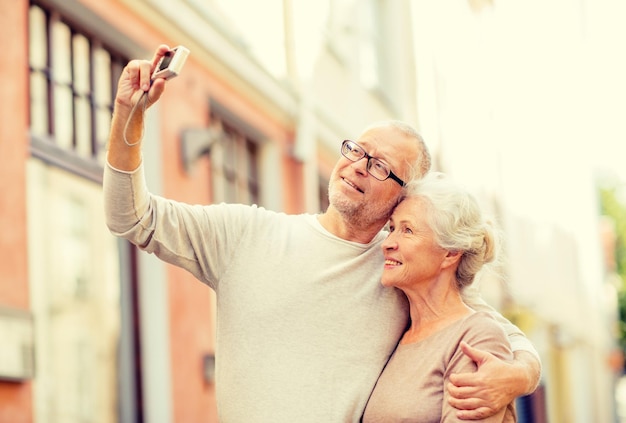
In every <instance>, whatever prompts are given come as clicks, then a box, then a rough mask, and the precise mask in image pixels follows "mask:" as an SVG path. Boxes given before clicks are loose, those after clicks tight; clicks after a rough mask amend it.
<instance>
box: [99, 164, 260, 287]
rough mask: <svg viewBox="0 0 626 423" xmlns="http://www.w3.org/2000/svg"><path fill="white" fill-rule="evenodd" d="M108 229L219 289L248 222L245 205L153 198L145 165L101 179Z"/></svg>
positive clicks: (108, 168) (112, 171)
mask: <svg viewBox="0 0 626 423" xmlns="http://www.w3.org/2000/svg"><path fill="white" fill-rule="evenodd" d="M103 190H104V207H105V219H106V224H107V226H108V228H109V230H110V231H111V233H112V234H113V235H116V236H118V237H121V238H124V239H127V240H128V241H130V242H131V243H133V244H135V245H136V246H137V247H139V248H140V249H142V250H144V251H146V252H148V253H152V254H155V255H156V256H157V257H159V258H160V259H162V260H163V261H165V262H167V263H170V264H174V265H176V266H178V267H181V268H183V269H185V270H187V271H189V272H190V273H192V274H193V275H194V276H195V277H196V278H198V279H199V280H200V281H203V282H205V283H207V284H208V285H209V286H211V287H213V288H215V287H216V283H217V282H216V281H217V280H219V278H220V275H221V274H222V272H223V271H224V269H226V268H227V266H228V263H229V261H230V260H231V258H232V253H233V251H234V250H235V248H236V245H237V242H238V241H239V239H240V235H241V233H242V231H243V230H244V228H245V226H246V222H248V220H249V217H250V207H248V206H242V205H225V204H221V205H209V206H202V205H190V204H185V203H180V202H176V201H173V200H168V199H165V198H162V197H159V196H157V195H153V194H151V193H150V192H149V191H148V189H147V186H146V182H145V177H144V170H143V166H142V165H140V166H139V167H138V168H137V169H136V170H135V171H132V172H123V171H119V170H116V169H114V168H113V167H111V166H109V165H107V166H106V167H105V171H104V179H103Z"/></svg>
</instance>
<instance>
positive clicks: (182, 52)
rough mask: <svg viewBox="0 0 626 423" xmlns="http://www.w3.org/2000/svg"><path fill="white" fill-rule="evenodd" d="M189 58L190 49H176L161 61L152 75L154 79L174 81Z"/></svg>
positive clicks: (181, 47)
mask: <svg viewBox="0 0 626 423" xmlns="http://www.w3.org/2000/svg"><path fill="white" fill-rule="evenodd" d="M187 56H189V49H187V48H186V47H183V46H178V47H174V48H173V49H171V50H170V51H168V52H167V53H165V55H164V56H163V57H162V58H161V60H159V63H158V64H157V67H156V69H155V70H154V72H153V73H152V79H153V80H154V79H157V78H162V79H172V78H174V77H175V76H178V74H179V73H180V71H181V69H182V68H183V65H184V64H185V61H186V60H187Z"/></svg>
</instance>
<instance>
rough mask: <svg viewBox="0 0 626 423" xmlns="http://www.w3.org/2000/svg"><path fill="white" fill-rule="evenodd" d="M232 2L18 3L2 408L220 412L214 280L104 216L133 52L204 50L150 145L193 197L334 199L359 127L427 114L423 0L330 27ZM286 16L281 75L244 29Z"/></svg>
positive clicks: (315, 203) (130, 418)
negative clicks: (419, 65) (156, 251)
mask: <svg viewBox="0 0 626 423" xmlns="http://www.w3.org/2000/svg"><path fill="white" fill-rule="evenodd" d="M234 3H237V2H222V1H208V2H205V1H192V0H187V1H183V0H178V1H159V0H109V1H94V0H32V1H26V0H15V1H10V2H9V1H4V2H2V4H1V5H0V9H1V11H2V13H1V16H2V17H0V22H1V23H2V28H1V29H0V32H1V33H2V37H1V38H2V39H3V40H10V42H8V43H7V44H8V46H7V49H6V51H5V53H6V54H7V57H8V58H9V59H10V62H11V63H12V65H11V66H2V69H1V70H0V76H1V77H2V78H0V79H1V81H0V84H1V85H2V92H3V93H5V101H4V102H3V103H2V108H3V109H2V111H3V112H4V113H3V115H4V116H5V117H4V118H3V122H5V123H6V124H3V125H1V126H2V129H0V131H2V143H1V147H0V148H1V151H2V154H1V155H2V157H3V159H4V161H5V162H6V164H7V165H6V166H3V167H2V170H1V171H0V172H2V178H0V179H2V181H1V182H0V186H1V188H2V196H1V199H0V202H1V203H2V205H3V207H2V211H3V212H2V214H1V216H0V230H2V232H3V236H2V240H1V241H0V243H1V245H2V250H3V254H2V256H1V258H0V273H1V274H2V275H3V278H2V280H1V281H0V318H1V320H0V325H1V326H0V330H2V331H3V332H2V333H3V340H4V341H6V342H3V346H0V352H1V354H0V357H1V359H0V361H2V362H3V363H2V364H1V365H0V422H2V423H4V422H7V423H9V422H10V423H21V422H51V423H52V422H63V423H71V422H85V421H89V422H102V423H105V422H174V421H175V422H200V421H202V422H211V421H217V419H216V410H215V399H214V384H213V383H214V382H213V379H212V364H213V361H214V357H213V352H214V336H213V332H214V325H215V316H214V298H213V294H212V292H211V291H210V289H208V288H207V287H206V286H204V285H202V284H200V283H199V282H197V281H196V280H195V279H194V278H193V277H192V276H191V275H189V274H186V273H185V272H183V271H181V270H180V269H176V268H173V267H170V266H168V265H165V264H163V263H161V262H160V261H158V260H156V259H155V258H154V257H152V256H148V255H146V254H138V253H137V251H136V250H135V248H133V247H131V246H129V245H128V244H127V243H125V242H123V241H120V240H117V239H115V238H114V237H112V236H111V235H110V234H109V233H108V231H107V229H106V227H105V225H104V220H103V207H102V198H101V182H102V181H101V179H102V169H103V166H104V163H105V151H106V141H107V135H108V130H109V122H110V117H111V113H112V110H113V98H114V93H115V88H116V82H117V79H118V77H119V76H120V74H121V72H122V69H123V67H124V65H125V64H126V63H127V62H128V60H129V59H132V58H145V59H149V58H150V57H151V55H152V53H153V51H154V49H155V48H156V47H157V46H158V45H159V44H161V43H166V44H169V45H170V46H175V45H184V46H186V47H188V48H189V49H190V50H191V55H190V57H189V59H188V61H187V63H186V65H185V68H184V70H183V72H182V74H181V75H180V76H179V77H178V78H176V79H174V80H172V81H170V83H168V87H167V88H168V89H167V92H166V94H165V95H164V97H163V98H162V100H161V101H160V102H159V103H158V104H157V105H156V106H155V107H153V108H151V109H150V110H149V111H148V114H147V119H146V124H145V137H146V139H148V140H149V141H148V142H146V144H145V150H144V157H145V163H146V172H147V178H148V183H149V185H150V188H151V190H153V191H154V192H156V193H161V194H163V195H165V196H168V197H170V198H173V199H177V200H181V201H186V202H190V203H210V202H220V201H229V202H242V203H256V204H259V205H262V206H264V207H266V208H270V209H274V210H279V211H285V212H288V213H298V212H304V211H309V212H316V211H320V210H323V209H324V208H325V207H326V202H327V199H326V185H327V182H328V178H329V175H330V171H331V169H332V166H333V165H334V163H335V161H336V159H337V157H338V156H339V147H340V142H341V140H343V139H345V138H352V137H356V136H358V134H359V132H360V131H361V130H362V129H363V127H364V126H365V125H366V124H368V123H371V122H372V121H374V120H380V119H386V118H392V117H393V118H401V119H404V120H407V121H411V122H413V123H415V122H416V106H415V98H414V91H415V73H414V65H413V62H412V57H413V56H412V44H411V33H410V14H409V13H408V3H400V2H398V3H395V2H379V1H368V2H366V3H364V4H365V7H359V8H356V6H355V4H354V3H353V2H348V3H346V2H328V3H327V4H325V5H323V12H324V13H325V14H327V15H328V16H332V20H331V21H330V22H331V23H330V25H329V26H328V28H327V35H326V36H325V37H324V38H323V39H319V40H315V41H314V42H311V41H310V40H308V39H306V37H305V38H303V34H302V30H303V29H304V28H305V26H306V25H307V22H309V19H308V17H307V15H306V13H307V12H306V11H303V10H301V7H302V2H297V1H295V2H292V1H289V0H285V1H274V2H267V3H266V4H265V6H263V7H261V8H260V9H258V11H254V10H251V9H250V8H253V7H256V8H259V5H258V4H256V3H259V4H261V3H264V2H247V3H248V4H247V5H246V4H245V2H244V3H240V4H239V5H238V8H237V7H235V8H233V6H234ZM255 4H256V5H255ZM320 5H322V2H320ZM268 7H274V8H276V9H275V10H277V11H278V12H279V13H278V14H268V13H267V12H268V10H266V9H267V8H268ZM314 10H316V9H315V8H314ZM257 12H258V13H263V15H259V14H258V13H257ZM270 15H271V16H273V18H272V19H273V20H272V21H268V22H266V24H265V25H266V28H268V29H266V31H264V32H262V33H261V34H263V33H265V32H270V31H276V29H278V33H277V36H278V37H279V38H278V39H277V43H278V44H277V45H272V46H270V49H272V50H274V51H278V52H279V55H280V57H279V69H278V71H276V72H270V70H268V67H267V66H266V65H265V64H264V63H263V57H264V56H263V55H259V54H257V52H256V50H255V48H256V47H257V46H256V45H255V44H254V43H250V42H249V40H245V39H244V38H242V37H241V35H240V33H239V32H238V31H237V30H236V24H237V22H238V16H240V17H241V19H242V20H243V19H246V18H247V19H249V18H250V16H253V17H254V18H255V19H256V20H257V21H258V20H260V19H265V16H268V19H270V17H271V16H270ZM310 30H311V31H312V30H313V29H312V28H310ZM253 41H254V40H253ZM400 41H402V42H400ZM388 45H397V46H398V48H397V49H396V48H394V49H389V48H385V46H388ZM398 70H401V71H398ZM313 75H315V77H313ZM7 96H8V98H7ZM260 365H262V363H261V364H260Z"/></svg>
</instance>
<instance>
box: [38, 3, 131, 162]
mask: <svg viewBox="0 0 626 423" xmlns="http://www.w3.org/2000/svg"><path fill="white" fill-rule="evenodd" d="M29 39H30V44H29V65H30V130H31V135H32V141H33V154H34V155H36V156H39V157H40V158H43V159H45V160H48V161H53V162H55V163H56V164H58V165H60V166H61V167H74V168H75V167H76V163H81V162H82V163H83V167H84V162H91V164H92V165H93V162H96V163H99V164H102V163H103V161H104V151H105V148H104V146H105V143H106V141H107V137H108V133H109V125H110V121H111V114H112V112H113V98H114V89H115V86H116V85H115V82H114V81H117V79H118V78H119V75H120V74H121V72H122V69H123V67H124V65H125V64H126V63H127V62H128V59H127V58H124V57H122V56H121V55H117V54H115V53H114V52H112V50H111V49H108V48H106V47H105V46H104V45H103V44H102V43H101V42H100V41H99V40H98V39H97V38H94V37H91V36H89V35H88V34H86V33H83V32H81V31H79V30H77V29H76V28H74V27H73V26H71V25H70V24H69V23H68V22H66V21H65V20H64V19H63V17H62V16H60V15H59V14H58V13H57V12H55V11H49V10H46V9H44V8H42V7H40V6H38V5H36V4H33V5H31V6H30V10H29ZM70 162H72V163H73V166H72V164H71V163H70ZM79 166H80V165H79Z"/></svg>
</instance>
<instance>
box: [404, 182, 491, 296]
mask: <svg viewBox="0 0 626 423" xmlns="http://www.w3.org/2000/svg"><path fill="white" fill-rule="evenodd" d="M408 198H420V199H422V200H425V203H426V205H427V206H426V210H423V212H424V213H426V221H427V222H428V225H429V226H430V228H431V230H432V231H433V233H434V236H435V242H436V243H437V244H438V245H439V246H440V247H441V248H444V249H446V250H448V251H455V252H459V253H461V254H462V255H461V260H460V261H459V267H458V268H457V271H456V279H457V287H458V288H459V290H462V289H463V288H464V287H466V286H468V285H470V284H471V283H472V282H473V281H474V277H475V276H476V274H477V273H478V272H479V271H480V270H481V269H482V268H483V266H484V265H485V264H487V263H490V262H492V261H494V260H495V259H496V258H497V252H498V249H499V232H498V231H497V229H496V227H495V225H494V224H493V222H492V221H490V220H486V219H485V217H484V216H483V212H482V210H481V208H480V205H479V204H478V201H477V200H476V198H475V197H474V196H473V195H472V194H471V193H470V192H469V191H468V190H467V189H465V188H464V187H463V186H462V185H460V184H457V183H455V182H453V181H452V180H451V179H450V178H449V177H447V176H446V175H444V174H443V173H440V172H431V173H429V174H427V175H426V176H425V177H424V178H422V179H419V180H415V181H412V182H409V183H408V184H407V185H406V187H405V190H404V194H403V196H402V198H401V200H404V199H408Z"/></svg>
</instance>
